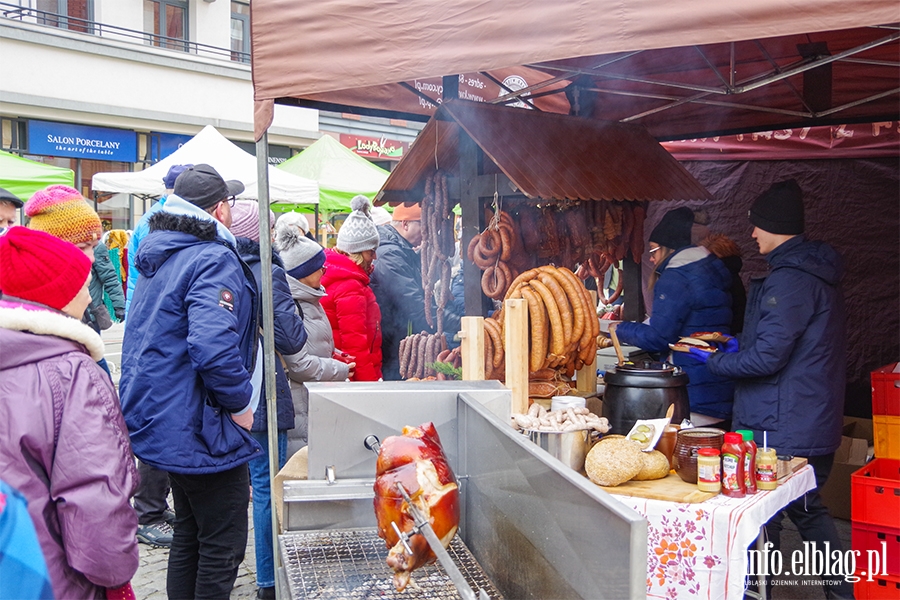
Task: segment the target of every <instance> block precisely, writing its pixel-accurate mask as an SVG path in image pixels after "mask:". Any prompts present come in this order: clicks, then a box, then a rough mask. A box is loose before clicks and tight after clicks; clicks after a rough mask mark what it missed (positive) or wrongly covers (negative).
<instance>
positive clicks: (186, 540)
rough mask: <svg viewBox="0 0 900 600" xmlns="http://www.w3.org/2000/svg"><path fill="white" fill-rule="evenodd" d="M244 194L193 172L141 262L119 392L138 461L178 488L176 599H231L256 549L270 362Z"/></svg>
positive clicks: (158, 217)
mask: <svg viewBox="0 0 900 600" xmlns="http://www.w3.org/2000/svg"><path fill="white" fill-rule="evenodd" d="M243 189H244V186H243V185H242V184H241V183H240V182H238V181H230V182H226V181H224V180H223V179H222V177H221V176H220V175H219V174H218V173H217V172H216V170H215V169H214V168H212V167H211V166H209V165H194V166H193V167H190V168H188V169H186V170H185V171H184V172H182V173H181V174H180V175H179V176H178V178H177V179H176V180H175V188H174V193H172V194H170V195H169V196H168V198H167V199H166V203H165V205H163V207H162V209H161V210H160V211H159V212H157V213H156V214H154V215H153V216H152V217H150V220H149V225H150V233H149V234H148V235H147V237H146V238H144V241H143V242H141V247H140V250H139V251H138V254H137V257H136V259H135V264H136V266H137V269H138V271H139V272H140V279H138V282H137V285H136V287H135V289H134V297H133V299H132V303H131V307H130V311H129V313H128V322H127V325H126V327H125V335H124V339H123V342H122V378H121V380H120V381H119V392H120V398H121V403H122V414H123V415H125V423H126V424H127V425H128V430H129V434H130V436H131V447H132V449H133V450H134V454H135V455H136V456H137V457H138V458H139V459H140V460H141V462H142V463H146V464H148V465H150V466H151V467H154V468H156V469H158V470H160V471H163V472H166V473H168V478H169V483H170V485H171V488H172V499H173V501H174V509H175V533H174V535H173V536H172V540H171V546H170V550H169V565H168V577H167V579H166V591H167V595H168V597H170V598H198V597H209V598H227V597H228V595H229V594H230V593H231V590H232V587H233V586H234V581H235V578H236V576H237V571H238V567H239V566H240V564H241V561H242V560H243V557H244V550H245V548H246V547H247V534H248V529H247V507H248V504H249V500H250V474H249V470H248V467H247V463H248V462H249V461H250V460H251V459H252V458H254V457H256V456H259V455H260V454H261V453H262V449H261V448H260V446H259V444H258V443H257V442H256V441H254V439H253V438H252V437H251V436H250V433H249V430H250V428H251V427H252V425H253V412H254V410H255V409H256V403H257V402H258V399H259V395H260V389H259V383H258V382H259V381H260V380H261V378H262V361H257V360H256V354H257V348H258V341H257V338H258V335H259V324H258V315H259V296H258V293H257V289H256V283H255V281H254V279H253V272H252V271H251V270H250V268H249V267H248V266H247V265H246V264H244V263H243V261H241V259H240V256H239V255H238V253H237V250H236V248H235V244H236V241H235V237H234V235H232V233H231V232H230V231H228V226H229V225H230V224H231V207H230V203H229V198H232V197H234V195H235V194H239V193H240V192H241V191H243ZM223 523H225V524H227V527H224V526H223V525H222V524H223Z"/></svg>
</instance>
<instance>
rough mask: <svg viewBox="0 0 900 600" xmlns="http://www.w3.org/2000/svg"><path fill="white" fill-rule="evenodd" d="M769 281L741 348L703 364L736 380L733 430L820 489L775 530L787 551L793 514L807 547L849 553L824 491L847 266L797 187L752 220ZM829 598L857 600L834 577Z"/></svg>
mask: <svg viewBox="0 0 900 600" xmlns="http://www.w3.org/2000/svg"><path fill="white" fill-rule="evenodd" d="M749 220H750V223H751V224H752V225H753V226H754V227H753V234H752V235H753V238H754V239H755V240H756V242H757V244H758V245H759V253H760V254H762V255H763V256H765V258H766V261H767V262H768V263H769V274H768V275H767V276H766V277H765V278H761V279H754V280H752V281H751V282H750V289H749V291H748V293H747V313H746V316H745V318H744V330H743V332H742V333H741V336H740V340H739V341H738V339H733V340H730V341H729V343H727V344H726V345H725V347H724V352H714V353H712V355H710V356H702V357H698V360H704V359H706V360H707V363H706V364H707V367H708V368H709V370H710V372H712V373H715V374H716V375H720V376H724V377H729V378H733V379H735V380H737V385H736V388H735V396H734V422H733V427H734V429H749V430H751V431H753V435H754V438H755V439H756V441H757V442H760V441H762V436H763V432H768V443H769V445H770V446H773V447H775V448H777V449H778V453H779V454H792V455H794V456H803V457H805V458H807V459H808V460H809V464H810V465H811V466H812V468H813V471H814V473H815V477H816V488H815V489H813V490H811V491H809V492H807V493H805V494H804V495H803V496H801V497H799V498H797V499H795V500H794V501H793V502H791V503H790V504H788V505H787V506H786V507H785V509H784V511H782V512H779V513H778V514H777V515H775V516H774V517H773V518H772V519H771V520H770V521H769V522H768V523H767V524H766V534H767V536H768V538H769V539H770V540H771V541H772V543H773V544H774V549H775V550H778V547H779V541H780V540H779V537H780V532H781V528H782V520H783V518H784V516H785V515H787V517H788V518H790V520H791V521H793V523H794V524H795V525H796V526H797V529H798V530H799V531H800V535H801V536H802V537H803V539H804V540H805V541H807V542H810V543H812V544H814V545H815V547H816V548H819V549H823V548H826V547H827V546H828V545H830V547H831V549H832V551H840V550H841V546H842V545H841V539H840V536H839V535H838V532H837V530H836V528H835V526H834V521H832V519H831V516H830V515H829V514H828V509H827V508H826V507H825V505H824V504H823V502H822V498H821V496H820V495H819V489H821V486H822V485H824V484H825V481H827V479H828V475H829V473H830V472H831V467H832V465H833V463H834V453H835V450H837V449H838V447H839V446H840V445H841V427H842V425H843V414H844V392H845V390H844V387H845V373H846V367H847V364H846V362H847V350H846V346H845V342H844V340H845V339H846V335H845V334H846V323H845V311H844V298H843V294H842V292H841V288H840V279H841V273H842V265H841V262H842V261H841V257H840V255H839V254H838V253H837V251H835V249H834V248H832V247H831V246H830V245H828V244H826V243H824V242H817V241H812V240H808V239H806V237H805V236H804V230H805V222H804V221H805V219H804V209H803V195H802V192H801V189H800V186H799V185H798V184H797V182H796V181H794V180H793V179H791V180H788V181H782V182H779V183H776V184H774V185H772V186H771V187H770V188H769V189H768V190H766V191H765V192H763V193H762V194H761V195H760V196H759V197H758V198H757V199H756V201H755V202H754V203H753V206H752V207H751V208H750V213H749ZM822 579H823V580H824V583H825V584H826V585H824V587H825V593H826V597H829V598H852V597H853V586H852V584H850V583H848V582H847V580H846V579H844V578H843V577H842V576H840V575H834V576H825V577H823V578H822Z"/></svg>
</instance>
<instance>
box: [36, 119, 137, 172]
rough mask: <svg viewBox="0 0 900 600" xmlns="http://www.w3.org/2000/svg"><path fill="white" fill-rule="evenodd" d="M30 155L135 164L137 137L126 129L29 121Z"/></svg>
mask: <svg viewBox="0 0 900 600" xmlns="http://www.w3.org/2000/svg"><path fill="white" fill-rule="evenodd" d="M28 153H29V154H33V155H39V156H68V157H73V158H92V159H100V160H110V161H120V162H134V161H135V160H137V135H136V134H135V133H134V132H133V131H126V130H124V129H110V128H106V127H90V126H87V125H72V124H69V123H54V122H51V121H29V122H28Z"/></svg>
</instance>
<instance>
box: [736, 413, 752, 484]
mask: <svg viewBox="0 0 900 600" xmlns="http://www.w3.org/2000/svg"><path fill="white" fill-rule="evenodd" d="M735 433H739V434H741V437H742V438H743V440H744V487H746V488H747V493H748V494H755V493H756V450H757V448H756V442H754V441H753V432H752V431H750V430H749V429H738V430H737V431H735Z"/></svg>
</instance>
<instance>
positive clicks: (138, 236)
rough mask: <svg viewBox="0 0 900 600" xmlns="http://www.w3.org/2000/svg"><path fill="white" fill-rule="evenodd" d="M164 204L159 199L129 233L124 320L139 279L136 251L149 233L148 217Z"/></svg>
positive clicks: (163, 198) (164, 202)
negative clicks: (135, 261) (135, 260)
mask: <svg viewBox="0 0 900 600" xmlns="http://www.w3.org/2000/svg"><path fill="white" fill-rule="evenodd" d="M165 204H166V197H165V196H163V197H162V198H160V199H159V202H157V203H156V204H154V205H153V206H151V207H150V210H148V211H147V212H145V213H144V214H143V215H142V216H141V218H140V220H139V221H138V223H137V225H135V226H134V231H132V232H131V239H130V240H129V241H128V255H127V260H128V277H127V278H126V279H125V318H126V319H127V318H128V311H129V310H130V309H131V298H132V297H133V296H134V286H135V285H137V280H138V277H140V273H138V270H137V267H136V266H135V264H134V257H135V256H137V253H138V249H139V248H140V244H141V240H143V239H144V238H145V237H147V234H148V233H150V224H149V223H150V217H152V216H153V215H155V214H156V213H158V212H159V211H161V210H162V209H163V206H165Z"/></svg>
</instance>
